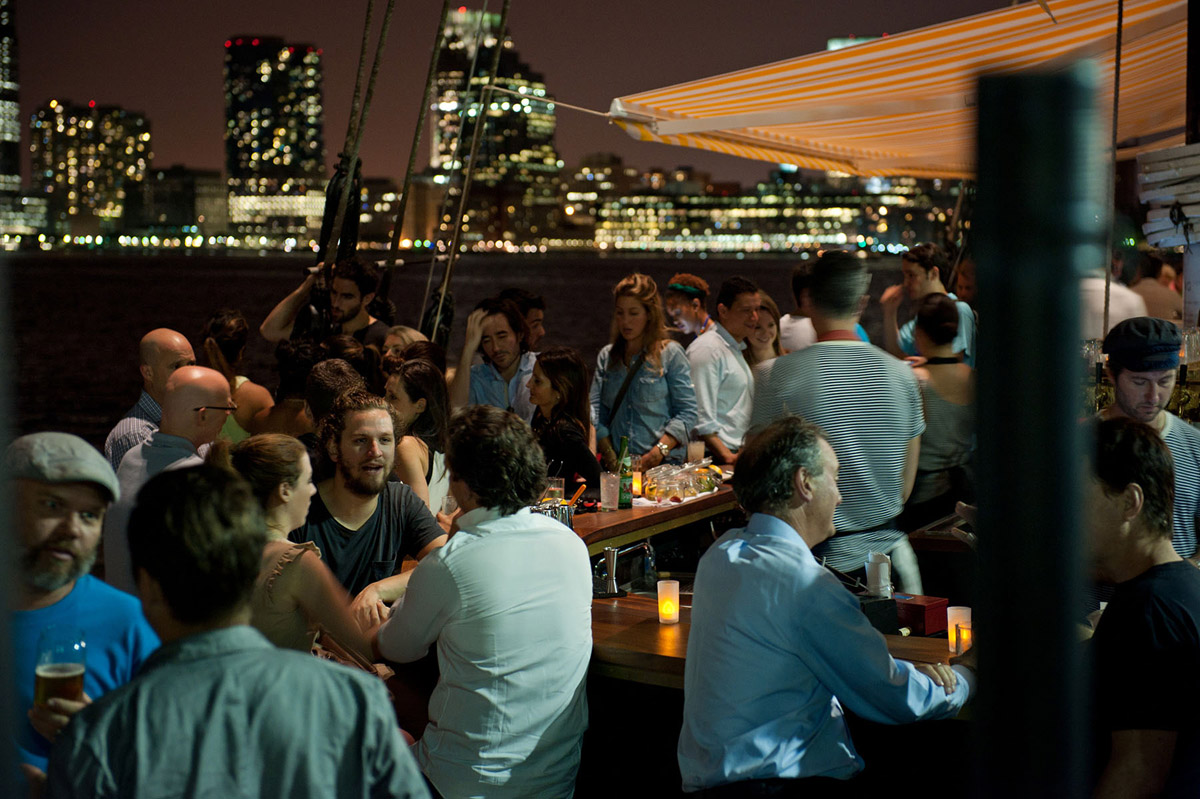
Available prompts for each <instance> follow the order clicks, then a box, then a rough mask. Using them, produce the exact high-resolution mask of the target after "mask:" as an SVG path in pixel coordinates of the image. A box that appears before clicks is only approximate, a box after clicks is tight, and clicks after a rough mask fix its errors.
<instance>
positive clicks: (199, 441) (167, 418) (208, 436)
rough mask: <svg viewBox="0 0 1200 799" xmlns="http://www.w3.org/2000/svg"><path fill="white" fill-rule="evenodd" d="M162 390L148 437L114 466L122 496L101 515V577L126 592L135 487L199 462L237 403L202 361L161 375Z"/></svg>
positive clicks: (130, 580)
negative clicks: (156, 424)
mask: <svg viewBox="0 0 1200 799" xmlns="http://www.w3.org/2000/svg"><path fill="white" fill-rule="evenodd" d="M162 396H163V400H162V422H161V424H160V425H159V428H158V430H156V431H154V432H153V433H152V434H151V435H150V438H149V439H148V440H146V441H145V442H143V443H141V444H138V445H137V446H136V447H134V448H133V449H131V450H129V453H128V454H127V455H126V456H125V457H124V458H123V459H122V460H121V467H120V468H119V469H117V482H118V483H119V484H120V487H121V499H120V500H119V501H117V502H115V503H113V506H112V508H111V509H110V510H109V512H108V516H107V517H105V520H104V579H105V581H106V582H107V583H108V584H109V585H111V586H113V587H114V588H119V589H121V590H122V591H128V592H129V593H135V591H136V589H135V586H134V580H133V569H132V566H131V565H130V562H129V543H128V542H129V538H128V535H127V533H126V530H125V527H126V524H127V523H128V522H129V513H130V511H131V510H133V506H134V502H135V500H136V499H137V492H138V491H139V490H141V487H142V486H144V485H145V484H146V483H147V482H149V480H150V478H151V477H153V476H154V475H156V474H158V473H159V472H164V471H167V470H168V469H181V468H185V467H188V466H196V465H198V464H200V463H202V462H203V459H202V458H201V457H200V454H199V449H200V447H202V446H204V445H205V444H211V443H212V442H213V440H215V439H216V437H217V433H219V432H220V430H221V426H222V425H224V424H225V419H226V418H228V417H229V414H230V413H232V412H233V411H234V409H235V408H236V406H235V405H234V404H233V399H232V397H231V396H230V393H229V381H228V380H226V379H225V376H224V375H223V374H221V373H220V372H218V371H216V370H214V369H208V368H206V367H203V366H183V367H180V368H179V369H176V370H174V371H173V373H172V374H171V375H170V376H169V377H168V378H167V379H166V381H165V387H164V390H163V395H162Z"/></svg>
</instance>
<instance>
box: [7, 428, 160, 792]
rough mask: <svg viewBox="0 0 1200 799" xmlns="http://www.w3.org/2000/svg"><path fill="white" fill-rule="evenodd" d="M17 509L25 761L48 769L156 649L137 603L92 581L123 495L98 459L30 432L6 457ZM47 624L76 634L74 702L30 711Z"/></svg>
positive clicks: (18, 673) (17, 630) (88, 450)
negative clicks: (100, 702) (108, 515)
mask: <svg viewBox="0 0 1200 799" xmlns="http://www.w3.org/2000/svg"><path fill="white" fill-rule="evenodd" d="M5 460H6V467H7V472H8V475H9V477H10V478H11V479H12V483H13V495H14V497H15V499H16V507H17V543H18V544H19V546H20V550H19V551H20V553H21V554H20V559H19V564H20V567H19V569H20V579H19V581H18V583H17V590H16V592H15V603H16V605H15V606H16V610H15V612H14V613H13V614H12V616H11V618H10V620H9V623H10V625H11V632H12V653H13V674H14V675H15V678H16V683H17V684H16V696H17V701H18V708H19V710H21V711H22V712H24V713H25V715H26V718H27V721H25V722H24V723H23V724H22V725H21V727H20V728H19V730H18V740H17V746H18V749H19V757H20V760H21V762H23V763H26V764H28V765H31V766H35V767H37V768H39V769H45V768H46V759H47V757H48V756H49V754H50V744H51V742H52V741H53V740H54V739H55V737H56V736H57V735H58V733H59V731H60V730H62V729H63V727H65V726H66V725H67V722H68V721H69V720H70V718H71V716H72V715H74V714H75V713H77V712H78V711H79V710H80V709H82V708H83V707H85V706H86V705H88V704H89V703H90V702H91V701H92V699H95V698H97V697H99V696H100V695H101V694H103V693H106V692H107V691H111V690H112V689H114V688H117V687H119V686H121V685H124V684H125V683H127V682H129V680H130V679H132V678H133V675H134V674H135V673H136V672H137V670H138V668H139V667H140V666H141V664H142V661H143V660H145V659H146V657H148V656H149V655H150V653H151V652H153V651H154V650H155V649H157V648H158V636H157V635H155V633H154V631H153V630H152V629H151V628H150V625H149V624H148V623H147V622H146V619H145V618H144V617H143V616H142V610H141V604H140V603H139V602H138V600H137V599H135V598H134V597H132V596H130V595H129V594H126V593H122V592H121V591H118V590H117V589H115V588H112V587H110V586H108V585H106V584H105V583H103V582H101V581H100V580H97V579H96V578H94V577H92V576H91V575H89V574H88V572H89V571H90V570H91V568H92V564H93V563H95V561H96V552H97V548H98V546H99V544H100V531H101V528H102V526H103V522H104V514H105V512H106V511H107V510H108V506H109V505H110V504H111V503H112V502H113V501H114V500H116V499H118V498H119V496H120V488H119V487H118V484H117V476H116V474H114V473H113V470H112V467H111V466H109V464H108V461H107V460H105V458H104V456H103V455H101V454H100V452H99V451H97V450H96V449H94V448H93V447H92V446H91V445H89V444H88V443H87V442H86V441H84V440H83V439H81V438H79V437H77V436H73V435H68V434H67V433H33V434H31V435H27V436H22V437H21V438H18V439H17V440H16V441H14V442H13V443H12V444H11V445H10V446H9V448H8V452H7V454H6V458H5ZM52 625H59V626H68V627H73V628H76V629H78V630H79V631H80V633H81V634H82V637H83V639H84V643H85V649H86V653H87V654H86V663H85V667H86V670H85V672H84V678H83V695H82V696H81V697H80V698H79V700H78V701H72V700H69V699H57V698H54V699H50V700H48V701H47V702H46V703H45V704H36V705H35V704H34V671H35V669H36V668H37V665H38V663H37V661H38V638H39V636H40V635H41V633H42V631H43V630H45V629H46V628H47V627H50V626H52Z"/></svg>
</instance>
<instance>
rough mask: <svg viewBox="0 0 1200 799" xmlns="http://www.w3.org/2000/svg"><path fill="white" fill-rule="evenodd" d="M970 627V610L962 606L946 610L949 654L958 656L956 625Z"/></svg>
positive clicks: (952, 606)
mask: <svg viewBox="0 0 1200 799" xmlns="http://www.w3.org/2000/svg"><path fill="white" fill-rule="evenodd" d="M960 624H966V625H967V626H968V627H970V625H971V609H970V608H968V607H966V606H964V605H951V606H950V607H948V608H946V638H947V639H949V644H950V654H952V655H957V654H958V625H960Z"/></svg>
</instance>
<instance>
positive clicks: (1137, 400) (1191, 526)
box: [1100, 316, 1200, 566]
mask: <svg viewBox="0 0 1200 799" xmlns="http://www.w3.org/2000/svg"><path fill="white" fill-rule="evenodd" d="M1181 341H1182V338H1181V334H1180V332H1179V328H1178V327H1177V326H1176V325H1175V324H1174V323H1172V322H1168V321H1166V320H1165V319H1156V318H1154V317H1151V316H1137V317H1134V318H1133V319H1126V320H1125V321H1123V322H1120V323H1118V324H1117V325H1116V326H1114V327H1113V329H1112V330H1110V331H1109V332H1108V335H1107V336H1105V337H1104V352H1105V354H1107V355H1108V366H1107V370H1108V377H1109V380H1111V381H1112V384H1113V387H1114V389H1115V390H1114V392H1113V393H1114V402H1113V404H1112V405H1110V406H1109V407H1107V408H1105V409H1104V410H1103V411H1101V412H1100V418H1102V419H1116V418H1121V417H1124V418H1127V419H1133V420H1135V421H1138V422H1142V423H1143V424H1148V425H1150V426H1151V427H1153V428H1154V429H1155V430H1156V431H1157V432H1158V434H1159V436H1161V437H1162V440H1163V442H1164V443H1166V445H1167V449H1169V450H1171V457H1172V458H1173V459H1174V461H1175V503H1174V528H1173V532H1172V535H1171V542H1172V543H1173V544H1174V546H1175V551H1176V552H1178V553H1179V555H1180V557H1182V558H1186V559H1187V560H1188V561H1190V562H1191V563H1192V565H1193V566H1200V557H1198V556H1200V552H1197V546H1196V544H1197V541H1196V517H1197V515H1200V431H1197V430H1196V429H1195V428H1194V427H1192V426H1191V425H1189V424H1188V423H1187V422H1185V421H1183V420H1182V419H1180V418H1179V417H1178V416H1176V415H1175V414H1173V413H1169V412H1168V411H1167V410H1166V407H1167V403H1168V402H1169V401H1170V399H1171V392H1172V391H1173V390H1174V389H1175V378H1176V371H1177V370H1178V369H1179V345H1180V343H1181Z"/></svg>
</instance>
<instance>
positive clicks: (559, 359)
mask: <svg viewBox="0 0 1200 799" xmlns="http://www.w3.org/2000/svg"><path fill="white" fill-rule="evenodd" d="M529 401H530V402H532V403H533V404H534V406H536V410H535V411H534V412H533V421H532V422H531V423H530V426H531V427H533V432H534V434H535V435H536V436H537V437H538V443H539V444H541V445H542V452H543V453H544V454H545V456H546V472H547V474H548V475H549V476H550V477H562V478H563V479H564V480H565V482H566V485H567V494H568V495H570V494H571V493H573V491H572V488H571V485H570V484H571V481H572V480H575V479H578V480H582V481H583V482H584V483H587V485H588V486H589V487H591V488H592V489H599V486H600V466H599V464H598V463H596V456H595V454H593V452H592V451H591V449H589V448H588V431H589V428H590V427H591V424H590V423H589V421H588V417H589V415H590V414H589V410H588V374H587V367H586V366H585V365H584V363H583V359H582V358H580V357H579V353H577V352H576V351H575V350H573V349H570V348H567V347H552V348H551V349H548V350H546V351H545V352H543V353H541V354H540V355H538V358H537V361H536V362H535V363H534V365H533V374H532V375H531V376H530V378H529Z"/></svg>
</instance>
